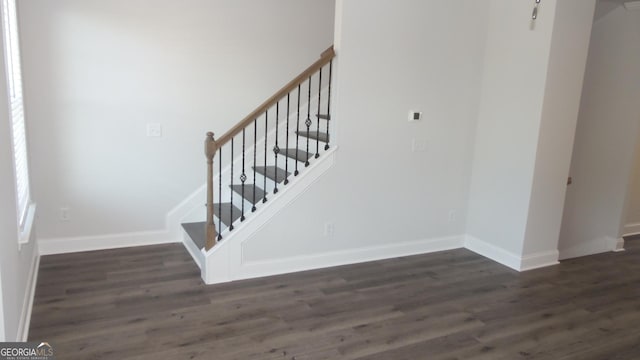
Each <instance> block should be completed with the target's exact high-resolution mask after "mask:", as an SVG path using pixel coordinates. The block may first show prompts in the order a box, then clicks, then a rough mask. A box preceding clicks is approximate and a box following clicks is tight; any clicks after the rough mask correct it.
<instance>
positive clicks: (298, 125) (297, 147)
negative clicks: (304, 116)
mask: <svg viewBox="0 0 640 360" xmlns="http://www.w3.org/2000/svg"><path fill="white" fill-rule="evenodd" d="M301 86H302V84H298V112H297V114H296V154H298V152H299V151H300V146H299V142H300V87H301ZM296 156H297V155H296ZM295 163H296V170H295V171H294V172H293V176H298V174H299V173H300V172H299V171H298V161H295Z"/></svg>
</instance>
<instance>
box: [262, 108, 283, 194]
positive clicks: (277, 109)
mask: <svg viewBox="0 0 640 360" xmlns="http://www.w3.org/2000/svg"><path fill="white" fill-rule="evenodd" d="M279 121H280V100H278V102H276V146H274V147H273V154H274V158H275V159H274V160H275V174H276V175H275V178H276V181H275V183H276V185H275V187H274V188H273V193H274V194H277V193H278V153H279V152H280V148H279V147H278V124H279ZM265 173H266V171H265ZM265 191H266V189H265Z"/></svg>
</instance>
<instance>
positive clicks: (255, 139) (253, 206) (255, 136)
mask: <svg viewBox="0 0 640 360" xmlns="http://www.w3.org/2000/svg"><path fill="white" fill-rule="evenodd" d="M257 151H258V118H255V119H253V195H252V196H253V201H252V202H251V212H254V211H256V184H257V183H258V179H256V167H257V166H258V163H257V161H256V154H257Z"/></svg>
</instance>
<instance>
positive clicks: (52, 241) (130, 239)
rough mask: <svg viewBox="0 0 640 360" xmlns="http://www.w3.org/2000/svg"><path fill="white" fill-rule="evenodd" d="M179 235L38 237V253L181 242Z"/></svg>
mask: <svg viewBox="0 0 640 360" xmlns="http://www.w3.org/2000/svg"><path fill="white" fill-rule="evenodd" d="M181 241H182V239H181V238H180V235H177V236H176V234H174V233H173V232H169V231H141V232H132V233H123V234H109V235H98V236H79V237H69V238H49V239H38V247H39V249H40V255H53V254H66V253H73V252H82V251H94V250H107V249H117V248H127V247H132V246H146V245H159V244H169V243H177V242H181Z"/></svg>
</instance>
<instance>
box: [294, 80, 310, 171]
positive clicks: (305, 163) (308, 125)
mask: <svg viewBox="0 0 640 360" xmlns="http://www.w3.org/2000/svg"><path fill="white" fill-rule="evenodd" d="M304 124H305V125H306V126H307V153H306V155H305V156H306V157H307V158H306V159H305V162H304V166H309V132H310V131H311V76H309V96H308V97H307V120H305V121H304ZM297 157H298V154H296V159H297Z"/></svg>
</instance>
